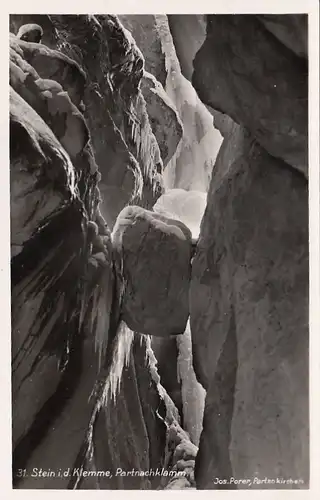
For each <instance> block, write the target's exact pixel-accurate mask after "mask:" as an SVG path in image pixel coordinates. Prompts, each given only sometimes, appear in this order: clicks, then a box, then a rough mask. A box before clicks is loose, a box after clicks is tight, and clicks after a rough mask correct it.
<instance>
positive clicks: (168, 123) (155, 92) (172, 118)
mask: <svg viewBox="0 0 320 500" xmlns="http://www.w3.org/2000/svg"><path fill="white" fill-rule="evenodd" d="M141 90H142V93H143V96H144V98H145V100H146V103H147V111H148V116H149V121H150V124H151V128H152V131H153V133H154V135H155V137H156V139H157V142H158V145H159V148H160V153H161V158H162V161H163V166H164V167H165V166H166V165H167V164H168V162H169V160H170V159H171V158H172V157H173V155H174V154H175V152H176V150H177V147H178V144H179V142H180V140H181V138H182V135H183V127H182V123H181V120H180V117H179V115H178V112H177V110H176V109H175V106H174V104H173V103H172V102H171V100H170V99H169V96H168V95H167V94H166V92H165V90H164V88H163V86H162V85H161V83H160V82H158V81H157V80H156V78H155V77H154V76H153V75H152V74H151V73H147V72H145V73H144V76H143V79H142V80H141Z"/></svg>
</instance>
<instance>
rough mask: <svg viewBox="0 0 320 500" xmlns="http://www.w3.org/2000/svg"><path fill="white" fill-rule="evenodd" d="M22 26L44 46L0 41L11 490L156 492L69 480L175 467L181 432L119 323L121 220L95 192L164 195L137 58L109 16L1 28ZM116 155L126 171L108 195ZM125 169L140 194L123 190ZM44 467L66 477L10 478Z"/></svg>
mask: <svg viewBox="0 0 320 500" xmlns="http://www.w3.org/2000/svg"><path fill="white" fill-rule="evenodd" d="M30 17H31V19H30ZM42 21H43V22H42ZM25 22H31V23H32V22H33V23H40V25H41V26H42V28H43V37H42V40H41V41H42V42H43V43H42V44H41V45H40V44H39V43H35V41H36V40H37V41H39V39H38V38H37V37H36V39H34V34H35V33H39V30H31V31H30V29H29V28H26V29H24V28H23V29H21V30H20V35H21V33H22V34H23V33H26V34H27V35H26V36H22V35H21V37H20V38H17V37H15V36H13V35H11V37H10V84H11V90H10V163H11V231H12V236H11V245H12V262H11V267H12V352H13V360H12V396H13V482H14V486H15V487H19V488H45V489H48V488H55V489H62V488H101V487H102V488H114V487H116V488H118V487H121V488H122V487H123V488H136V487H138V488H156V487H158V486H159V485H160V487H164V486H165V482H162V483H161V481H159V479H158V477H157V476H155V479H150V480H149V479H146V477H144V478H141V477H135V478H133V476H131V477H130V476H129V479H128V478H124V477H123V476H120V477H116V476H114V478H113V480H111V478H109V479H108V478H102V479H101V481H100V479H99V480H97V479H96V478H93V477H92V476H89V477H84V476H81V473H80V475H79V472H78V471H79V470H80V469H81V467H82V466H84V467H85V468H86V470H87V471H91V472H92V471H93V470H94V468H98V469H99V470H110V471H115V470H116V468H117V467H122V468H123V469H124V470H129V469H132V467H137V468H138V469H140V468H141V467H144V468H145V469H146V470H148V469H150V468H152V467H155V468H156V467H158V466H159V467H160V466H161V464H165V466H166V467H167V468H171V469H173V467H174V465H173V463H171V462H170V460H169V459H168V457H167V455H168V454H167V448H168V446H170V447H171V448H172V446H173V445H172V444H170V440H168V437H167V428H168V426H169V425H170V424H171V423H173V422H175V425H176V426H177V428H178V429H179V423H178V421H179V416H178V412H177V410H176V408H175V407H174V404H173V403H172V401H171V400H170V398H169V397H168V395H167V394H166V392H165V391H164V389H163V387H162V386H161V384H160V380H159V377H158V378H157V372H156V368H155V360H152V359H151V358H152V351H151V350H150V341H149V340H148V339H146V338H144V337H141V336H140V335H137V334H135V333H134V332H132V331H130V330H129V329H128V328H127V327H124V326H123V323H121V324H120V326H119V321H120V310H119V299H120V297H119V290H118V288H117V286H118V284H119V283H118V276H115V273H114V262H113V249H112V246H111V234H110V230H109V228H108V225H107V224H106V221H105V219H104V217H103V215H106V218H108V219H109V221H110V224H112V221H113V219H114V217H115V216H116V215H117V212H116V209H114V213H113V212H112V211H111V210H109V208H108V204H107V205H103V203H101V199H100V198H101V193H100V191H99V188H100V187H102V191H103V189H104V185H106V186H108V185H109V186H111V187H113V188H114V190H115V189H116V188H117V190H118V193H117V196H118V198H117V199H118V201H119V200H120V201H119V205H118V210H119V207H121V208H122V206H123V205H124V204H125V203H127V202H128V200H132V199H135V198H136V196H137V193H139V197H138V199H137V202H139V203H141V204H142V205H145V206H149V205H150V204H151V205H152V204H153V203H154V201H155V200H156V198H157V196H158V195H159V194H161V189H159V190H158V186H160V187H161V182H160V180H159V172H158V170H161V168H162V160H161V158H160V154H159V148H158V145H157V143H156V139H155V137H154V135H153V133H152V131H151V126H150V123H149V121H148V115H147V112H146V105H145V101H144V99H143V96H142V94H141V92H140V90H139V81H140V79H141V77H142V68H143V59H142V57H141V55H140V52H139V51H138V49H137V48H136V46H135V44H134V41H133V40H132V39H131V38H130V35H129V34H127V33H126V32H125V31H124V30H123V28H122V27H121V25H120V24H119V22H118V20H117V18H115V17H114V16H101V17H100V18H99V19H96V18H94V16H92V17H88V16H64V17H63V19H62V16H34V19H32V16H16V17H15V16H13V18H12V19H11V26H14V30H15V31H16V32H17V31H18V29H19V27H20V26H21V25H23V24H24V23H25ZM102 25H103V29H102V27H101V26H102ZM94 26H96V30H95V29H94ZM102 32H103V36H104V37H106V38H105V41H107V40H108V42H109V45H111V46H112V44H115V45H113V46H112V56H113V57H115V59H113V60H112V61H111V62H110V61H109V60H108V53H107V52H102V54H101V53H100V54H99V55H100V58H99V65H98V64H97V62H95V61H94V57H92V54H90V52H89V50H92V49H94V48H97V46H99V47H100V48H101V50H102V51H103V50H106V49H105V46H107V47H108V44H107V43H105V44H103V43H101V39H102ZM30 33H31V35H32V36H31V38H32V41H29V39H30V36H29V35H30ZM23 38H24V39H23ZM89 39H90V47H89V44H87V42H88V40H89ZM46 42H47V43H48V45H46ZM91 42H92V43H91ZM95 44H96V45H95ZM66 53H68V55H66ZM97 53H98V52H97ZM109 55H110V54H109ZM103 63H105V66H104V65H103ZM98 70H99V71H100V73H99V71H98ZM94 78H96V79H97V80H98V81H94V80H93V79H94ZM99 85H100V86H99ZM108 85H109V86H108ZM94 93H96V94H97V95H98V94H99V95H98V98H96V100H94V97H93V94H94ZM100 93H101V95H100ZM102 102H104V104H105V108H104V109H102V110H101V103H102ZM90 106H91V107H90ZM134 112H136V113H137V115H138V118H139V123H138V124H137V123H132V118H133V115H132V114H130V113H134ZM128 115H129V116H128ZM100 125H101V127H104V130H103V133H102V132H100V134H101V136H100V138H101V137H103V141H102V145H101V144H99V135H98V130H99V127H100ZM115 136H116V137H118V139H119V140H118V141H115ZM129 139H130V140H129ZM110 145H114V147H115V151H114V156H113V157H112V156H111V153H110V151H111V149H110V148H112V146H110ZM99 148H100V149H99ZM103 148H104V149H103ZM109 153H110V154H109ZM112 158H117V159H118V163H117V167H118V170H120V171H122V174H121V175H122V177H121V181H119V178H116V180H115V181H114V184H112V179H111V178H110V177H108V172H109V170H110V168H111V167H112V162H111V160H112ZM128 159H129V160H128ZM102 160H103V161H102ZM105 161H110V164H108V165H107V166H106V164H105ZM130 161H131V162H132V164H131V167H132V169H133V170H134V169H136V173H135V174H134V176H133V177H134V178H135V180H136V184H135V183H133V182H132V183H130V182H128V183H127V184H126V183H123V177H124V176H125V175H126V173H125V172H126V169H128V162H130ZM132 169H131V170H132ZM129 170H130V168H129ZM100 171H101V173H100ZM119 173H121V172H118V174H119ZM118 174H117V175H118ZM101 177H102V179H101ZM111 177H112V176H111ZM137 177H138V179H137ZM110 179H111V180H110ZM99 181H101V182H99ZM123 184H124V185H123ZM121 187H123V188H124V192H125V197H126V198H125V201H124V198H122V199H121ZM110 193H111V194H110V197H112V196H111V195H112V191H110ZM105 199H107V202H110V198H105ZM188 271H189V273H190V269H189V270H188ZM188 278H189V276H188ZM71 285H72V286H71ZM148 333H149V332H148ZM151 361H152V362H151ZM137 380H139V385H138V383H137ZM134 394H135V397H134V398H133V395H134ZM119 422H122V424H121V425H119ZM188 443H190V441H189V440H187V443H186V445H187V446H188ZM66 444H67V445H66ZM190 444H191V443H190ZM171 448H170V449H171ZM173 449H175V446H174V447H173ZM93 450H94V452H93ZM169 458H170V457H169ZM168 460H169V461H168ZM40 467H41V468H42V469H44V470H49V469H51V470H59V469H61V471H63V472H65V474H62V475H61V476H55V477H53V476H49V477H44V476H42V477H40V476H37V477H32V476H31V475H27V476H25V477H20V476H19V474H18V473H17V471H18V470H19V469H24V468H27V469H28V470H30V469H33V468H40ZM79 468H80V469H79ZM189 469H190V467H189ZM192 470H193V469H192ZM175 475H176V472H175V471H174V470H173V475H172V476H171V477H174V476H175ZM160 483H161V484H160ZM188 484H189V483H188Z"/></svg>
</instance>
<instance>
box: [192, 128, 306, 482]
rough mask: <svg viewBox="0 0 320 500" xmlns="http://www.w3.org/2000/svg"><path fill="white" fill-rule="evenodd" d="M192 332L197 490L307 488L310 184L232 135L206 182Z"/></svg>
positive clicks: (238, 132)
mask: <svg viewBox="0 0 320 500" xmlns="http://www.w3.org/2000/svg"><path fill="white" fill-rule="evenodd" d="M190 321H191V331H192V342H193V360H194V361H193V362H194V368H195V371H196V374H197V378H198V380H199V381H200V382H201V383H202V385H203V386H204V387H205V388H206V390H207V396H206V403H205V412H204V420H203V431H202V434H201V439H200V445H199V453H198V455H197V458H196V471H195V472H196V482H197V487H198V488H200V489H217V488H225V489H226V488H246V487H248V486H246V485H244V484H242V485H240V484H238V485H235V484H234V483H233V484H228V481H229V479H230V477H234V478H236V479H241V478H249V479H252V480H253V479H254V478H255V477H257V478H260V479H261V478H265V477H267V478H270V479H274V480H276V479H277V478H284V479H290V478H292V479H293V480H301V481H300V482H299V483H298V484H290V483H287V484H285V483H282V484H276V486H275V483H274V484H273V485H272V484H270V483H269V484H261V483H260V484H258V483H254V484H253V486H252V487H255V488H275V487H276V488H306V487H308V479H309V447H308V439H309V436H308V407H309V401H308V188H307V181H306V179H305V177H304V176H303V175H302V174H300V173H299V172H297V171H295V170H293V169H290V168H289V167H288V166H286V164H285V163H284V162H282V161H281V160H278V159H275V158H273V157H271V156H270V155H268V153H267V152H266V151H264V150H263V149H262V148H261V147H260V146H259V145H258V144H257V143H256V142H255V141H254V140H252V139H251V138H250V135H249V134H248V133H247V132H246V131H245V130H244V129H243V127H241V126H239V125H236V124H234V125H233V127H231V129H230V132H229V137H227V138H226V139H225V140H224V143H223V146H222V148H221V151H220V153H219V155H218V159H217V164H216V167H215V169H214V175H213V177H212V180H211V186H210V191H209V194H208V205H207V209H206V212H205V215H204V219H203V222H202V227H201V233H200V239H199V243H198V247H197V250H196V254H195V257H194V259H193V263H192V281H191V289H190ZM216 477H218V478H220V480H225V482H226V483H227V484H224V485H223V484H222V485H221V484H220V485H217V484H215V481H214V478H216Z"/></svg>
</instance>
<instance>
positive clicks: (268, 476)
mask: <svg viewBox="0 0 320 500" xmlns="http://www.w3.org/2000/svg"><path fill="white" fill-rule="evenodd" d="M307 23H308V20H307V16H305V15H253V14H252V15H206V16H205V15H168V16H167V15H119V16H116V15H107V14H106V15H30V14H28V15H12V16H10V189H11V191H10V193H11V283H12V287H11V289H12V296H11V301H12V446H13V471H12V475H13V487H14V488H18V489H138V490H139V489H149V490H150V489H151V490H155V489H158V490H162V489H243V488H245V489H268V488H272V489H275V488H276V489H304V488H308V485H309V395H308V394H309V381H308V376H309V375H308V374H309V365H308V356H309V352H308V349H309V327H308V322H309V317H308V307H309V305H308V286H309V276H308V272H309V264H308V50H307V27H308V24H307Z"/></svg>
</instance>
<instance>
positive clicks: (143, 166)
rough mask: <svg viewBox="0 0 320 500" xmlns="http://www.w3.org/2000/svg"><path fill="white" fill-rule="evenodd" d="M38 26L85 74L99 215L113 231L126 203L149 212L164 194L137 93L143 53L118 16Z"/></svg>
mask: <svg viewBox="0 0 320 500" xmlns="http://www.w3.org/2000/svg"><path fill="white" fill-rule="evenodd" d="M20 17H21V16H17V18H18V20H17V19H16V18H15V16H14V20H13V21H12V25H15V26H17V24H18V22H19V18H20ZM26 18H27V21H28V20H29V19H28V16H26ZM36 21H37V22H38V23H39V24H42V25H43V26H45V27H46V33H45V35H44V37H43V41H44V43H45V42H47V43H48V44H49V45H50V47H52V48H58V49H59V51H60V54H61V56H60V58H62V57H63V54H66V55H67V56H69V57H70V58H71V59H72V60H73V61H75V62H74V65H78V66H80V67H81V68H82V71H84V72H85V73H86V74H87V77H88V80H87V84H86V85H83V87H82V93H81V95H82V100H83V104H82V107H83V114H84V117H85V119H86V121H87V124H88V126H89V129H90V131H91V135H92V145H93V148H94V151H95V158H96V161H97V163H98V165H99V170H100V173H101V176H102V178H101V182H100V186H99V187H100V191H101V195H102V202H101V205H100V210H101V213H102V215H103V216H104V218H105V219H106V221H107V222H108V224H109V226H110V227H112V226H113V224H114V222H115V219H116V217H117V215H118V213H119V212H120V211H121V210H122V208H123V207H124V206H125V205H126V204H127V203H129V202H130V203H135V204H138V205H140V204H141V205H142V206H145V207H146V208H151V207H152V205H153V203H154V201H155V200H156V199H157V198H158V197H159V196H160V195H161V193H162V189H163V188H162V180H161V172H162V168H163V166H162V165H163V163H162V159H161V153H160V150H159V146H158V144H157V140H156V138H155V136H154V134H153V132H152V129H151V125H150V123H149V119H148V115H147V110H146V103H145V100H144V98H143V95H142V93H141V91H140V89H139V84H140V80H141V78H142V75H143V64H144V62H143V58H142V56H141V52H140V51H139V49H138V48H137V45H136V44H135V42H134V40H133V39H132V37H131V35H130V33H129V32H127V31H126V30H124V28H123V27H122V26H121V24H120V23H119V21H118V19H117V17H116V16H81V15H80V16H75V15H71V16H66V15H64V16H37V18H36ZM20 22H22V21H21V20H20ZM37 47H40V48H41V47H42V46H41V45H40V46H39V45H38V44H37ZM38 50H39V49H38ZM43 50H45V47H43ZM98 61H100V62H101V64H100V63H98ZM40 63H41V61H40ZM77 63H78V64H77ZM32 64H33V63H32ZM35 69H37V67H35ZM61 74H62V73H61V71H60V70H57V71H55V72H54V79H55V80H56V81H59V75H60V77H61ZM40 76H42V75H40ZM50 77H51V76H46V78H50ZM75 80H76V81H77V82H80V81H81V80H80V78H78V77H77V78H76V79H75ZM59 83H61V82H59ZM72 87H75V85H74V83H72ZM70 97H71V98H72V100H74V99H73V97H72V96H71V94H70ZM74 102H75V101H74ZM75 104H76V105H78V104H79V102H75Z"/></svg>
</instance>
